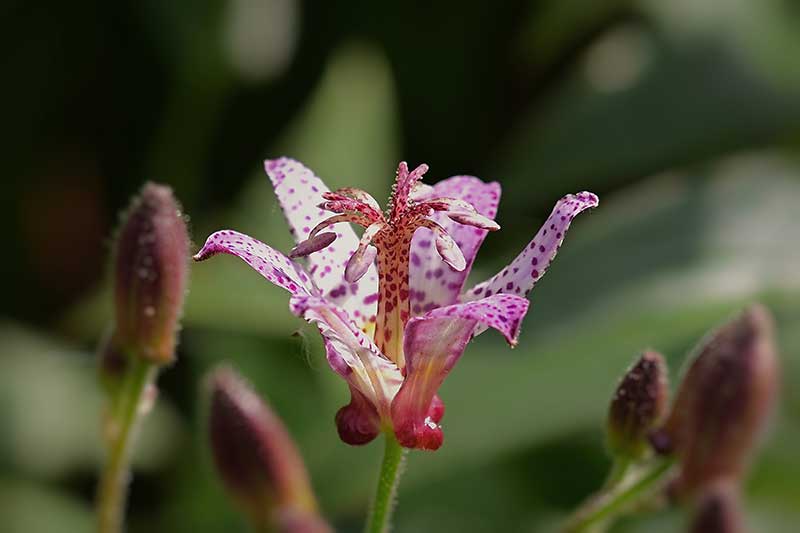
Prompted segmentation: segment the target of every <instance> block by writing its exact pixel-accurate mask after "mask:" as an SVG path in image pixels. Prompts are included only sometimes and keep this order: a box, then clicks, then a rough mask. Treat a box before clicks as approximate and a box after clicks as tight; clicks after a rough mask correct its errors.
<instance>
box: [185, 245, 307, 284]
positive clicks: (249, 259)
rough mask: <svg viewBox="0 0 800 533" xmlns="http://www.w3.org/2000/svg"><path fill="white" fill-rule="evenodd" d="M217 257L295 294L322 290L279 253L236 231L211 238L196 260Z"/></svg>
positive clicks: (300, 269)
mask: <svg viewBox="0 0 800 533" xmlns="http://www.w3.org/2000/svg"><path fill="white" fill-rule="evenodd" d="M217 254H230V255H233V256H236V257H238V258H239V259H241V260H243V261H244V262H245V263H247V264H248V265H250V267H251V268H252V269H253V270H255V271H257V272H258V273H259V274H261V275H262V276H264V277H265V278H266V279H267V280H269V281H270V282H272V283H274V284H275V285H277V286H279V287H283V288H284V289H286V290H287V291H289V292H291V293H292V294H318V292H319V290H318V289H317V288H316V287H315V286H314V283H313V282H312V281H311V279H310V278H309V276H308V274H306V273H305V272H304V271H303V269H302V268H301V267H300V266H299V265H298V264H297V263H295V262H293V261H292V260H291V259H289V258H288V257H286V256H285V255H283V254H282V253H280V252H279V251H277V250H275V249H274V248H271V247H270V246H267V245H266V244H264V243H263V242H261V241H259V240H257V239H254V238H252V237H250V236H248V235H245V234H243V233H239V232H238V231H233V230H222V231H218V232H216V233H214V234H212V235H211V236H210V237H209V238H208V239H206V243H205V244H204V245H203V248H202V249H201V250H200V251H199V252H197V254H196V255H195V256H194V260H195V261H203V260H205V259H208V258H209V257H212V256H214V255H217Z"/></svg>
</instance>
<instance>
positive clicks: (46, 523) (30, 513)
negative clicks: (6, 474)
mask: <svg viewBox="0 0 800 533" xmlns="http://www.w3.org/2000/svg"><path fill="white" fill-rule="evenodd" d="M0 517H2V522H3V525H2V528H3V531H5V532H7V533H24V532H35V533H69V532H76V531H91V530H92V528H93V527H94V519H93V517H92V512H91V509H90V508H89V507H88V506H87V505H86V504H85V503H82V502H79V501H77V500H76V499H74V498H71V497H69V496H67V495H65V494H62V493H60V492H59V491H56V490H53V489H50V488H44V487H42V486H40V485H36V484H33V483H30V482H23V481H18V480H4V479H0Z"/></svg>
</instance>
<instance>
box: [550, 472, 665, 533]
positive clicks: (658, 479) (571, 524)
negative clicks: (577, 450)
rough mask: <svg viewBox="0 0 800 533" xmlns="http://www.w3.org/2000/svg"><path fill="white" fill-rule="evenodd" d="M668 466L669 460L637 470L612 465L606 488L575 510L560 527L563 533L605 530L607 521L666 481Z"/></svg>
mask: <svg viewBox="0 0 800 533" xmlns="http://www.w3.org/2000/svg"><path fill="white" fill-rule="evenodd" d="M672 465H673V460H672V459H666V458H659V459H656V460H654V461H653V462H651V463H650V464H647V465H643V466H642V467H640V468H630V467H629V465H615V466H614V467H613V468H612V473H611V476H610V477H609V481H608V482H607V483H606V488H604V489H603V490H602V491H601V492H600V493H598V494H596V495H595V496H593V497H591V498H590V499H589V500H588V501H586V502H585V503H584V504H583V505H581V507H579V508H578V510H577V511H575V513H574V514H573V515H572V518H571V519H570V520H569V521H568V522H567V525H566V526H565V527H564V532H565V533H589V532H599V531H605V529H606V526H607V525H609V521H610V520H611V519H613V518H614V517H615V516H617V515H619V514H620V513H622V512H624V511H625V510H626V509H627V508H629V507H630V506H631V505H632V504H634V503H637V501H639V500H641V499H643V498H646V497H647V496H650V495H651V493H652V490H653V489H654V488H655V487H656V486H658V485H659V484H660V483H662V482H663V481H664V480H665V479H666V476H667V474H668V473H669V472H670V470H671V467H672ZM618 467H619V468H621V469H622V470H623V473H620V472H618V471H616V470H617V469H618ZM625 472H627V473H625Z"/></svg>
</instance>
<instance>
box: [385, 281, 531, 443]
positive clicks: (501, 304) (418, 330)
mask: <svg viewBox="0 0 800 533" xmlns="http://www.w3.org/2000/svg"><path fill="white" fill-rule="evenodd" d="M527 309H528V301H527V300H526V299H525V298H520V297H519V296H512V295H498V296H493V297H491V298H486V299H484V300H480V301H477V302H470V303H467V304H457V305H452V306H448V307H442V308H439V309H435V310H434V311H432V312H430V313H428V314H427V315H425V316H422V317H416V318H412V319H411V320H410V321H409V322H408V324H407V325H406V330H405V340H404V351H405V359H406V367H405V371H406V379H405V381H404V382H403V385H402V386H401V387H400V390H399V392H398V393H397V396H395V399H394V401H393V402H392V422H393V424H394V430H395V434H396V435H397V438H398V440H399V441H400V443H401V444H402V445H403V446H405V447H408V448H421V449H426V450H435V449H437V448H438V447H439V446H441V444H442V432H441V428H440V427H439V425H438V420H437V417H436V416H434V415H435V413H440V414H439V416H438V418H441V413H442V412H443V411H441V409H439V408H438V406H437V404H436V402H434V396H435V394H436V391H437V390H438V389H439V386H440V385H441V384H442V382H443V381H444V378H445V376H447V374H448V373H449V372H450V370H451V369H452V368H453V365H455V364H456V362H457V361H458V359H459V358H460V357H461V354H463V353H464V348H466V346H467V343H468V342H469V340H470V339H471V338H472V336H473V334H474V333H475V330H476V327H477V326H479V325H480V326H484V327H486V326H488V327H493V328H496V329H498V330H499V331H500V332H501V333H502V334H503V336H505V337H506V339H507V340H508V342H509V343H511V344H514V343H515V342H516V337H517V335H518V333H519V325H520V323H521V321H522V317H524V316H525V312H526V311H527Z"/></svg>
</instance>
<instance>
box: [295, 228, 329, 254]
mask: <svg viewBox="0 0 800 533" xmlns="http://www.w3.org/2000/svg"><path fill="white" fill-rule="evenodd" d="M335 240H336V234H335V233H330V232H328V233H320V234H319V235H314V236H313V237H310V238H308V239H306V240H304V241H302V242H299V243H297V246H295V247H294V248H292V249H291V250H290V251H289V257H290V258H292V259H296V258H298V257H305V256H307V255H310V254H313V253H314V252H318V251H320V250H322V249H323V248H325V247H327V246H329V245H330V244H331V243H332V242H333V241H335Z"/></svg>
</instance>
